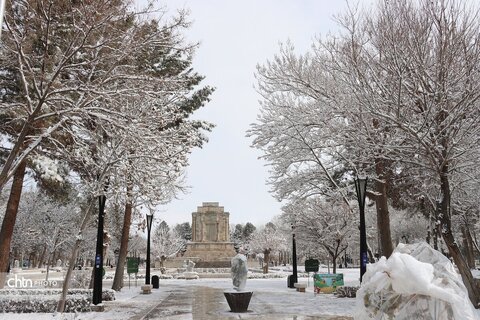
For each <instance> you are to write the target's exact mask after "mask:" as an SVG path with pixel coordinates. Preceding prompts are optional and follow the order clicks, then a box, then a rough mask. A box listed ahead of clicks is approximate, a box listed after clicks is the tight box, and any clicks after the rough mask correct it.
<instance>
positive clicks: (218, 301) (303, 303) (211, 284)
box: [0, 268, 480, 320]
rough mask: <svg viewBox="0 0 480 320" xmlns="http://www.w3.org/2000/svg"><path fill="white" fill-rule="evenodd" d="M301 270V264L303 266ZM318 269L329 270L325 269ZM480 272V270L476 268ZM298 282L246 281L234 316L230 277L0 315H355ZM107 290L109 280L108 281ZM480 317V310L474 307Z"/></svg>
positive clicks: (173, 319) (343, 302) (346, 301)
mask: <svg viewBox="0 0 480 320" xmlns="http://www.w3.org/2000/svg"><path fill="white" fill-rule="evenodd" d="M274 269H275V270H273V272H276V273H285V274H287V271H288V268H286V269H285V270H282V269H283V268H274ZM299 269H301V268H299ZM319 272H322V273H327V269H326V268H325V269H323V268H322V269H320V271H319ZM337 272H338V273H343V274H344V280H345V285H346V286H357V285H358V284H359V281H358V278H359V270H358V269H339V270H338V271H337ZM478 273H479V274H478V275H480V272H478ZM299 282H301V283H306V284H309V286H308V287H307V289H306V292H305V293H300V292H297V291H295V290H294V289H289V288H287V280H286V277H284V278H272V279H248V280H247V285H246V288H245V290H248V291H253V297H252V300H251V302H250V306H249V312H248V313H244V314H234V313H231V312H229V307H228V304H227V302H226V300H225V298H224V297H223V291H224V290H230V289H231V288H232V281H231V279H229V278H201V279H198V280H184V279H182V280H175V279H171V280H160V289H158V290H153V293H152V294H150V295H143V294H140V285H141V284H142V283H143V280H138V286H137V287H136V286H135V281H132V282H131V287H130V288H128V281H126V283H125V284H126V287H125V288H124V289H123V290H122V291H121V292H119V293H117V295H116V300H115V301H112V302H104V305H105V311H104V312H102V313H95V312H88V313H79V314H46V313H43V314H42V313H40V314H39V313H36V314H13V313H8V314H0V319H2V320H3V319H5V320H7V319H8V320H27V319H35V320H47V319H48V320H51V319H62V320H64V319H65V320H77V319H82V320H97V319H102V320H113V319H132V320H133V319H135V320H141V319H151V320H154V319H170V320H178V319H222V320H223V319H298V320H300V319H338V320H340V319H342V320H346V319H353V317H354V312H355V304H356V300H355V299H352V298H337V297H336V296H334V295H332V294H317V295H315V294H314V292H313V280H312V279H311V278H302V277H300V278H299ZM104 287H105V288H109V287H110V282H109V281H105V284H104ZM476 312H477V315H478V316H479V318H480V310H476Z"/></svg>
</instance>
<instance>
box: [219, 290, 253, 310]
mask: <svg viewBox="0 0 480 320" xmlns="http://www.w3.org/2000/svg"><path fill="white" fill-rule="evenodd" d="M223 294H224V295H225V298H226V299H227V302H228V306H229V307H230V310H231V311H232V312H247V311H248V310H247V309H248V304H249V303H250V299H251V298H252V294H253V292H252V291H225V292H224V293H223Z"/></svg>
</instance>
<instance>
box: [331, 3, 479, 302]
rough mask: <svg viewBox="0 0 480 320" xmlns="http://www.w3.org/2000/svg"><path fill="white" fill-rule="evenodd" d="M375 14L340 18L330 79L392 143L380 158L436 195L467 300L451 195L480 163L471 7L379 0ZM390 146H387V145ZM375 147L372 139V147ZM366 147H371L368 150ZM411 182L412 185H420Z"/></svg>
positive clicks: (474, 294) (472, 288) (468, 279)
mask: <svg viewBox="0 0 480 320" xmlns="http://www.w3.org/2000/svg"><path fill="white" fill-rule="evenodd" d="M376 9H377V10H376V11H375V14H368V15H367V14H363V15H362V14H361V13H358V14H350V15H346V16H345V17H344V19H343V20H342V21H343V24H344V26H345V34H344V36H343V38H342V40H343V41H342V40H341V41H339V42H337V43H339V44H338V45H336V46H332V48H334V49H332V51H333V52H334V53H335V54H334V55H333V57H334V58H333V59H334V62H335V63H336V65H338V66H342V68H343V74H340V73H339V74H338V76H339V77H341V78H342V81H344V83H345V84H346V85H347V86H348V88H349V89H350V92H351V95H352V97H354V100H353V103H354V104H355V105H357V106H359V107H360V108H361V110H362V112H363V113H364V114H367V115H369V116H370V117H374V118H375V119H377V120H378V126H379V128H381V130H382V131H385V130H394V131H395V137H396V139H395V141H385V142H382V146H381V148H382V149H383V150H388V151H389V152H388V153H386V154H383V155H382V157H383V158H386V159H389V160H391V161H395V162H397V163H400V164H401V165H399V166H398V167H397V170H398V171H402V167H406V166H408V167H413V168H415V169H416V170H417V171H418V172H420V171H421V172H422V174H420V175H419V176H418V177H417V178H420V179H421V178H425V177H426V176H428V178H427V179H423V180H422V182H427V183H431V185H432V187H433V188H434V190H435V192H436V195H435V197H434V199H435V207H436V210H435V212H436V217H435V218H436V221H437V227H438V230H439V233H440V234H441V235H442V238H443V240H444V242H445V244H446V245H447V247H448V251H449V254H450V255H451V257H452V258H453V260H454V262H455V264H456V265H457V267H458V268H459V271H460V273H461V275H462V279H463V282H464V284H465V286H466V287H467V290H468V293H469V297H470V300H471V301H472V303H473V304H474V305H475V306H478V305H479V302H480V289H479V288H478V287H477V286H476V284H475V281H474V279H473V277H472V275H471V272H470V269H469V267H468V265H467V263H466V260H465V257H464V256H463V255H462V253H461V251H460V248H459V242H457V241H456V238H455V235H454V228H453V226H452V221H453V220H452V218H453V216H454V215H455V206H454V203H455V199H454V196H455V190H459V189H462V181H467V180H469V179H470V174H469V173H470V169H471V168H478V165H479V163H478V161H479V158H480V147H479V145H480V143H479V142H480V134H479V130H480V129H479V128H480V117H479V116H478V115H479V111H478V110H479V103H480V102H479V96H478V94H477V92H478V90H479V86H480V82H479V80H480V68H479V66H480V22H479V21H478V19H477V18H476V15H477V14H478V12H479V8H478V6H477V7H469V6H467V5H466V4H465V3H461V2H460V1H455V0H451V1H440V2H431V1H419V2H414V1H380V2H379V4H378V6H377V7H376ZM392 142H393V143H392ZM376 143H378V141H376ZM366 146H369V147H375V146H373V145H372V144H367V145H366ZM377 147H378V146H377ZM422 182H419V183H422Z"/></svg>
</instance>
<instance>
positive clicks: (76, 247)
mask: <svg viewBox="0 0 480 320" xmlns="http://www.w3.org/2000/svg"><path fill="white" fill-rule="evenodd" d="M92 203H93V201H91V202H90V206H89V207H88V208H87V209H86V210H85V214H84V216H83V221H82V225H81V226H80V230H79V231H78V235H77V240H76V241H75V245H74V246H73V249H72V254H71V255H70V260H69V262H68V269H67V272H66V273H65V279H63V285H62V294H61V295H60V299H59V300H58V304H57V312H64V311H65V301H66V299H67V292H68V288H69V286H70V280H71V279H72V272H73V269H74V268H75V262H76V260H77V256H78V252H79V251H80V245H81V244H82V241H83V232H84V231H85V229H86V228H87V225H88V221H89V219H90V217H91V213H92V208H93V205H92Z"/></svg>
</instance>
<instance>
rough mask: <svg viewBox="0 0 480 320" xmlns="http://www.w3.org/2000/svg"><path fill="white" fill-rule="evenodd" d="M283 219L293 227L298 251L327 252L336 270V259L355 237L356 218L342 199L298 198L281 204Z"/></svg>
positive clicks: (334, 270) (318, 253)
mask: <svg viewBox="0 0 480 320" xmlns="http://www.w3.org/2000/svg"><path fill="white" fill-rule="evenodd" d="M283 211H284V213H283V215H282V219H283V220H285V221H286V222H288V223H290V224H292V226H294V227H295V235H296V239H297V241H298V242H297V248H299V252H305V253H307V252H309V253H310V254H312V253H313V254H317V255H318V256H323V253H326V254H327V255H328V256H329V257H330V259H331V261H332V264H333V273H335V272H336V268H337V259H338V258H339V257H340V256H341V255H342V254H343V253H344V252H345V250H346V249H347V247H348V245H349V243H350V244H351V243H352V241H351V239H352V238H353V237H358V231H357V230H358V229H356V226H357V220H358V218H357V217H356V216H354V215H353V214H352V212H351V211H350V208H349V207H348V206H347V205H345V203H343V201H341V200H337V201H334V200H331V201H325V200H323V199H321V198H310V199H306V200H304V201H301V200H298V201H297V202H295V203H291V204H289V205H287V206H285V207H284V208H283Z"/></svg>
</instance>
